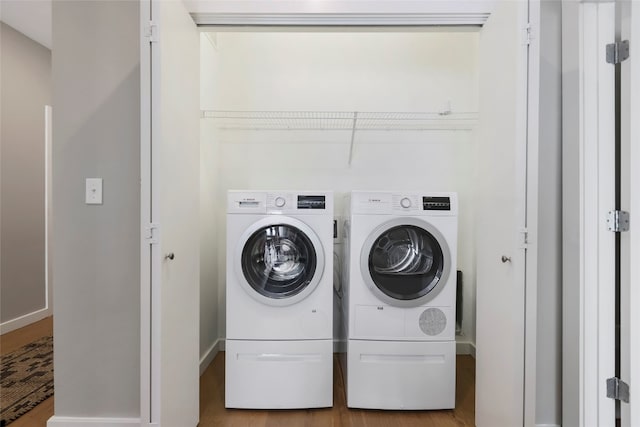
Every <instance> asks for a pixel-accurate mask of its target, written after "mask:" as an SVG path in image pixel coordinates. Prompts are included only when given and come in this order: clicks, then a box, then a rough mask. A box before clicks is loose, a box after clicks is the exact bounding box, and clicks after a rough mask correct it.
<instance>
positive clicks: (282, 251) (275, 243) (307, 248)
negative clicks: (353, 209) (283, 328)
mask: <svg viewBox="0 0 640 427" xmlns="http://www.w3.org/2000/svg"><path fill="white" fill-rule="evenodd" d="M235 265H236V274H238V277H239V279H240V280H239V281H240V283H241V284H242V286H243V287H244V289H245V291H246V292H247V293H248V294H249V295H250V296H251V297H253V298H255V299H256V300H258V301H260V302H261V303H264V304H268V305H276V306H286V305H292V304H295V303H297V302H299V301H301V300H303V299H304V298H306V297H307V296H308V295H309V294H311V293H312V292H313V291H314V289H315V288H316V287H317V286H318V283H320V279H321V278H322V274H323V272H324V251H323V248H322V244H321V242H320V239H319V238H318V236H317V235H316V234H315V232H314V231H313V230H312V229H311V228H310V227H309V226H307V225H306V224H305V223H304V222H302V221H299V220H297V219H295V218H289V217H283V216H278V217H270V218H264V219H262V220H260V221H257V222H255V223H254V224H253V225H252V226H251V227H249V228H248V229H247V230H246V231H245V233H244V234H243V235H242V237H241V238H240V242H239V243H238V248H237V251H236V262H235Z"/></svg>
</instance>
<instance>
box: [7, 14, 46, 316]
mask: <svg viewBox="0 0 640 427" xmlns="http://www.w3.org/2000/svg"><path fill="white" fill-rule="evenodd" d="M0 25H1V27H0V43H1V45H0V56H1V57H0V76H1V82H0V86H1V87H2V90H1V99H0V105H1V117H0V122H1V123H2V126H1V135H0V141H1V144H0V196H1V198H0V230H1V231H0V283H1V285H0V323H4V322H7V321H9V320H13V319H16V318H18V317H20V316H23V315H26V314H30V313H33V312H35V311H38V310H41V309H43V308H45V306H46V289H45V265H44V255H45V246H44V245H45V215H44V189H45V182H44V180H45V176H44V166H45V164H44V153H45V151H44V150H45V146H44V139H45V138H44V136H45V127H44V126H45V122H44V106H45V105H50V104H51V51H50V50H49V49H47V48H46V47H44V46H42V45H40V44H38V43H36V42H34V41H33V40H31V39H30V38H28V37H26V36H24V35H23V34H21V33H19V32H18V31H16V30H14V29H13V28H11V27H10V26H8V25H6V24H4V23H1V24H0Z"/></svg>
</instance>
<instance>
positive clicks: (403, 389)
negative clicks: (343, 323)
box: [346, 340, 456, 410]
mask: <svg viewBox="0 0 640 427" xmlns="http://www.w3.org/2000/svg"><path fill="white" fill-rule="evenodd" d="M455 385H456V343H455V341H445V342H435V341H431V342H415V341H364V340H349V342H348V348H347V385H346V387H347V406H349V407H350V408H369V409H404V410H420V409H450V408H453V407H454V406H455V396H456V392H455V390H456V387H455Z"/></svg>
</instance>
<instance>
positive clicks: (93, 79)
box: [53, 0, 140, 418]
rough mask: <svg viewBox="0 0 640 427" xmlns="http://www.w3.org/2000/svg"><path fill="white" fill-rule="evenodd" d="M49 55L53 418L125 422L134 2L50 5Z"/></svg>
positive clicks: (131, 285) (136, 309)
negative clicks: (92, 195)
mask: <svg viewBox="0 0 640 427" xmlns="http://www.w3.org/2000/svg"><path fill="white" fill-rule="evenodd" d="M53 46H54V52H55V54H54V56H53V102H54V105H55V111H54V127H53V168H54V170H53V193H54V206H53V210H54V213H55V214H54V220H53V238H54V248H53V250H54V253H55V258H54V265H53V277H54V283H55V286H54V304H55V306H54V319H55V321H54V337H55V359H54V366H55V372H56V375H55V388H56V399H55V414H56V415H57V416H87V417H96V416H98V417H136V418H137V417H138V416H139V411H140V399H139V395H140V386H139V383H140V381H139V376H140V372H139V371H140V360H139V359H140V350H139V347H140V319H139V317H140V297H139V295H140V267H139V264H140V256H139V252H140V208H139V205H140V154H139V152H140V143H139V141H140V68H139V56H140V47H139V46H140V44H139V3H138V2H135V1H108V0H107V1H90V2H87V1H55V2H53ZM88 177H100V178H103V179H104V187H103V194H104V204H102V205H85V204H84V191H85V190H84V186H85V178H88Z"/></svg>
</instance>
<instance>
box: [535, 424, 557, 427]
mask: <svg viewBox="0 0 640 427" xmlns="http://www.w3.org/2000/svg"><path fill="white" fill-rule="evenodd" d="M536 427H562V426H561V425H560V424H536Z"/></svg>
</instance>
